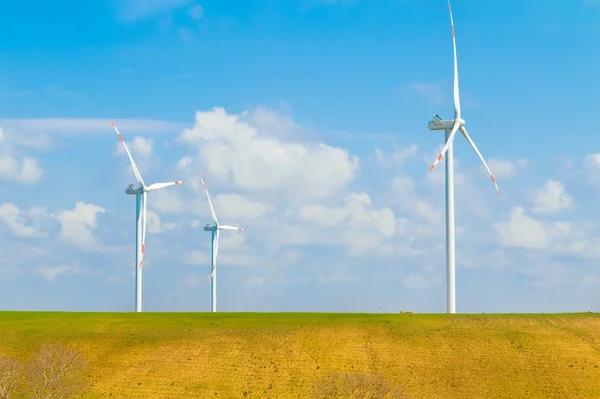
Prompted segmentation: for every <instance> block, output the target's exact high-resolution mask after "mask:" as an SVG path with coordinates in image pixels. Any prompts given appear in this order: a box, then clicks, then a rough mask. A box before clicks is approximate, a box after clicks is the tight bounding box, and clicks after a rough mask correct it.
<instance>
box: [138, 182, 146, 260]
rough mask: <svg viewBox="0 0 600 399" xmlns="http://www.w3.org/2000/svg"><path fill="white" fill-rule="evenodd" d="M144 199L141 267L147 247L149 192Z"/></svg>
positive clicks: (144, 195) (144, 194)
mask: <svg viewBox="0 0 600 399" xmlns="http://www.w3.org/2000/svg"><path fill="white" fill-rule="evenodd" d="M142 201H143V202H144V205H143V207H142V256H141V258H140V264H139V268H140V269H141V268H142V261H143V260H144V249H145V247H146V202H147V201H148V194H147V193H146V192H144V193H143V195H142Z"/></svg>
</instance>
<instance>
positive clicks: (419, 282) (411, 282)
mask: <svg viewBox="0 0 600 399" xmlns="http://www.w3.org/2000/svg"><path fill="white" fill-rule="evenodd" d="M439 284H440V280H439V278H437V277H436V276H429V277H426V276H424V275H422V274H420V273H410V274H408V275H407V276H404V277H402V285H403V286H404V287H406V288H413V289H423V288H432V287H436V286H438V285H439Z"/></svg>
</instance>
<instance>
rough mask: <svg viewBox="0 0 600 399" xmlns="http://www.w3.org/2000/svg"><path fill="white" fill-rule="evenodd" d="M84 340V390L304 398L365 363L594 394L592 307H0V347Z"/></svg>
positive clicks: (419, 394)
mask: <svg viewBox="0 0 600 399" xmlns="http://www.w3.org/2000/svg"><path fill="white" fill-rule="evenodd" d="M49 341H52V342H55V341H60V342H64V343H67V344H71V345H74V346H77V347H79V348H81V349H83V350H84V351H85V353H86V355H87V358H88V360H89V362H90V364H91V369H90V372H89V378H90V379H91V381H92V382H93V390H92V393H91V394H90V396H89V397H90V398H108V397H112V398H132V399H133V398H209V397H210V398H244V397H247V398H273V399H276V398H277V399H285V398H308V397H309V396H310V392H311V388H312V384H313V381H314V380H315V379H318V378H321V377H323V376H325V375H326V374H327V373H328V372H331V371H340V372H344V371H365V372H369V373H373V374H379V375H382V376H384V377H386V378H387V379H388V380H390V381H392V382H395V383H399V384H401V385H402V386H403V388H404V390H405V391H406V393H407V395H408V396H409V397H410V398H426V399H434V398H461V399H462V398H465V399H466V398H477V399H481V398H503V399H506V398H600V315H599V314H591V313H585V314H551V315H547V314H543V315H541V314H540V315H538V314H510V315H452V316H449V315H419V314H371V315H367V314H316V313H274V314H268V313H216V314H206V313H141V314H134V313H61V312H0V354H6V355H12V356H17V357H19V358H22V359H25V358H26V357H27V356H28V354H29V353H31V352H33V351H34V350H36V349H37V348H39V346H40V345H41V344H42V343H44V342H49Z"/></svg>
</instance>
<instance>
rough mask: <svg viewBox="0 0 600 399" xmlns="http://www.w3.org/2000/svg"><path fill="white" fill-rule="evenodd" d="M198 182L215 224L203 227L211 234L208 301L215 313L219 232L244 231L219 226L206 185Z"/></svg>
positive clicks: (201, 179) (237, 228) (238, 228)
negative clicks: (200, 184) (209, 295)
mask: <svg viewBox="0 0 600 399" xmlns="http://www.w3.org/2000/svg"><path fill="white" fill-rule="evenodd" d="M199 177H200V181H201V182H202V186H203V187H204V192H205V193H206V198H208V205H210V213H211V215H212V219H213V221H214V222H215V225H214V226H211V225H210V223H207V224H206V226H204V231H210V232H211V233H212V250H211V257H210V258H211V261H210V263H211V265H212V269H211V273H210V280H211V287H210V288H211V289H210V291H211V301H210V309H211V312H216V311H217V253H218V252H219V231H220V230H240V231H244V229H243V228H241V227H234V226H227V225H220V224H219V221H218V220H217V214H216V213H215V208H214V207H213V204H212V201H211V200H210V195H208V189H207V188H206V183H204V179H203V178H202V175H200V176H199Z"/></svg>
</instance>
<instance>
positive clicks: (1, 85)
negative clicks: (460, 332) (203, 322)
mask: <svg viewBox="0 0 600 399" xmlns="http://www.w3.org/2000/svg"><path fill="white" fill-rule="evenodd" d="M83 3H84V2H75V1H61V2H53V3H52V4H47V2H42V1H36V2H27V3H18V2H12V3H11V4H7V5H5V8H4V12H3V13H2V15H0V26H2V32H3V37H5V38H6V40H3V41H2V43H0V60H1V61H0V127H1V128H2V135H1V136H0V138H1V141H0V187H1V188H2V193H3V198H2V199H1V200H0V239H1V243H0V246H1V248H2V253H3V256H2V257H1V258H0V303H2V305H1V307H2V308H4V309H30V310H34V309H39V310H51V309H56V310H91V311H104V310H106V311H130V310H133V309H134V276H133V271H134V237H135V236H134V234H135V220H134V219H135V202H134V198H132V197H128V196H126V195H125V193H124V190H125V188H126V186H127V185H128V184H129V183H133V182H134V178H133V174H132V172H131V170H130V166H129V163H128V160H127V157H126V156H125V154H124V153H123V152H122V150H120V148H119V144H120V143H119V140H118V138H117V136H116V134H115V133H114V131H113V130H112V128H111V126H110V123H109V122H108V120H109V119H113V120H115V122H116V123H117V125H118V127H119V128H120V130H121V133H122V134H123V136H124V138H125V140H126V141H127V143H128V144H129V146H130V148H131V149H132V152H133V153H134V157H135V159H136V162H137V163H138V165H139V166H140V169H141V171H142V175H143V177H144V180H145V181H146V183H152V182H162V181H171V180H176V179H185V180H186V183H185V184H184V185H182V186H176V187H170V188H167V189H164V190H161V191H160V192H155V193H151V194H150V195H149V210H150V211H151V213H150V222H149V227H148V231H149V234H148V238H147V245H146V256H145V258H144V265H145V267H144V280H143V286H144V298H143V307H144V310H145V311H170V310H172V309H173V306H174V308H175V310H178V311H207V310H208V309H209V307H210V282H209V275H210V265H209V248H210V235H209V233H206V232H204V231H203V230H202V226H203V225H204V224H205V223H207V222H209V221H210V212H209V208H208V204H207V202H206V199H205V197H204V196H203V193H202V191H201V190H200V186H199V184H198V181H197V178H196V176H197V174H198V172H202V173H203V175H204V177H205V180H206V183H207V185H208V187H209V190H210V192H211V195H212V197H213V200H214V202H215V207H216V210H217V214H218V215H219V220H220V221H221V222H222V223H227V224H234V225H241V226H243V227H244V228H246V231H245V232H227V231H226V232H224V233H223V234H222V236H221V237H222V243H221V246H220V253H219V265H218V273H219V280H218V284H219V287H218V309H219V310H222V311H344V312H345V311H358V312H377V311H385V312H398V311H400V310H402V309H404V310H411V311H415V312H439V311H444V309H445V255H444V253H445V252H444V245H445V240H444V234H445V229H444V191H443V171H444V164H443V163H440V165H438V167H437V168H436V169H435V170H434V171H433V172H429V171H428V168H429V165H430V164H431V162H432V161H433V160H434V158H435V156H436V155H437V152H438V151H439V150H440V149H441V147H442V144H443V133H439V132H438V133H436V132H431V131H429V130H428V129H427V122H428V121H429V120H430V119H431V115H432V114H433V113H434V112H435V113H438V114H440V115H441V116H442V117H446V118H450V117H452V116H453V106H452V91H451V90H452V41H451V35H450V22H449V16H448V12H447V5H446V2H445V1H443V0H435V1H434V0H424V1H416V0H393V1H392V0H382V1H377V2H374V1H370V2H369V1H364V0H346V1H344V0H337V1H336V0H298V1H294V0H286V1H283V0H279V1H277V0H265V1H251V2H234V1H203V2H194V1H193V0H144V1H142V0H93V1H89V2H85V6H84V4H83ZM535 4H537V3H535V2H522V1H517V0H510V1H505V0H490V1H486V2H473V1H466V0H455V1H454V2H453V4H452V5H453V10H454V17H455V24H456V32H457V46H458V60H459V73H460V85H461V99H462V107H463V117H464V118H465V119H466V120H467V128H468V129H469V133H470V134H471V136H472V137H473V139H474V140H475V142H476V143H477V145H478V146H479V148H480V150H481V152H482V153H483V156H484V157H485V158H486V159H487V160H488V161H489V164H490V167H491V169H492V172H493V173H494V175H495V176H496V178H497V180H498V184H499V186H500V189H501V191H502V194H503V195H502V197H501V198H500V199H499V198H498V197H497V196H496V193H495V190H494V187H493V185H492V184H491V182H490V181H489V178H488V177H487V176H486V173H485V171H484V169H483V167H482V166H481V165H480V163H479V160H478V159H477V157H476V155H475V154H474V153H473V152H472V150H471V149H470V148H469V146H468V144H467V143H466V142H465V141H464V140H463V139H462V137H457V139H456V141H455V143H456V144H455V147H454V148H455V151H454V152H455V157H456V161H455V168H456V202H457V203H456V223H457V244H456V245H457V311H458V312H563V311H587V310H594V311H599V310H600V297H599V296H598V294H597V292H598V288H599V285H600V267H599V263H600V249H599V248H600V226H599V225H598V223H597V220H599V218H600V210H599V209H598V207H597V206H596V203H597V202H598V199H599V196H600V190H599V187H600V135H598V132H599V129H600V128H598V127H597V126H595V124H594V121H595V119H596V118H595V109H596V108H595V107H596V104H598V100H599V99H600V79H599V78H598V73H597V71H598V70H600V55H599V53H598V51H597V49H598V48H599V46H600V3H598V2H597V1H593V0H586V1H572V0H560V1H559V0H555V1H547V2H545V4H544V6H543V7H540V6H539V5H537V6H536V5H535ZM33 10H35V12H33ZM173 298H175V300H174V301H173Z"/></svg>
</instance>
